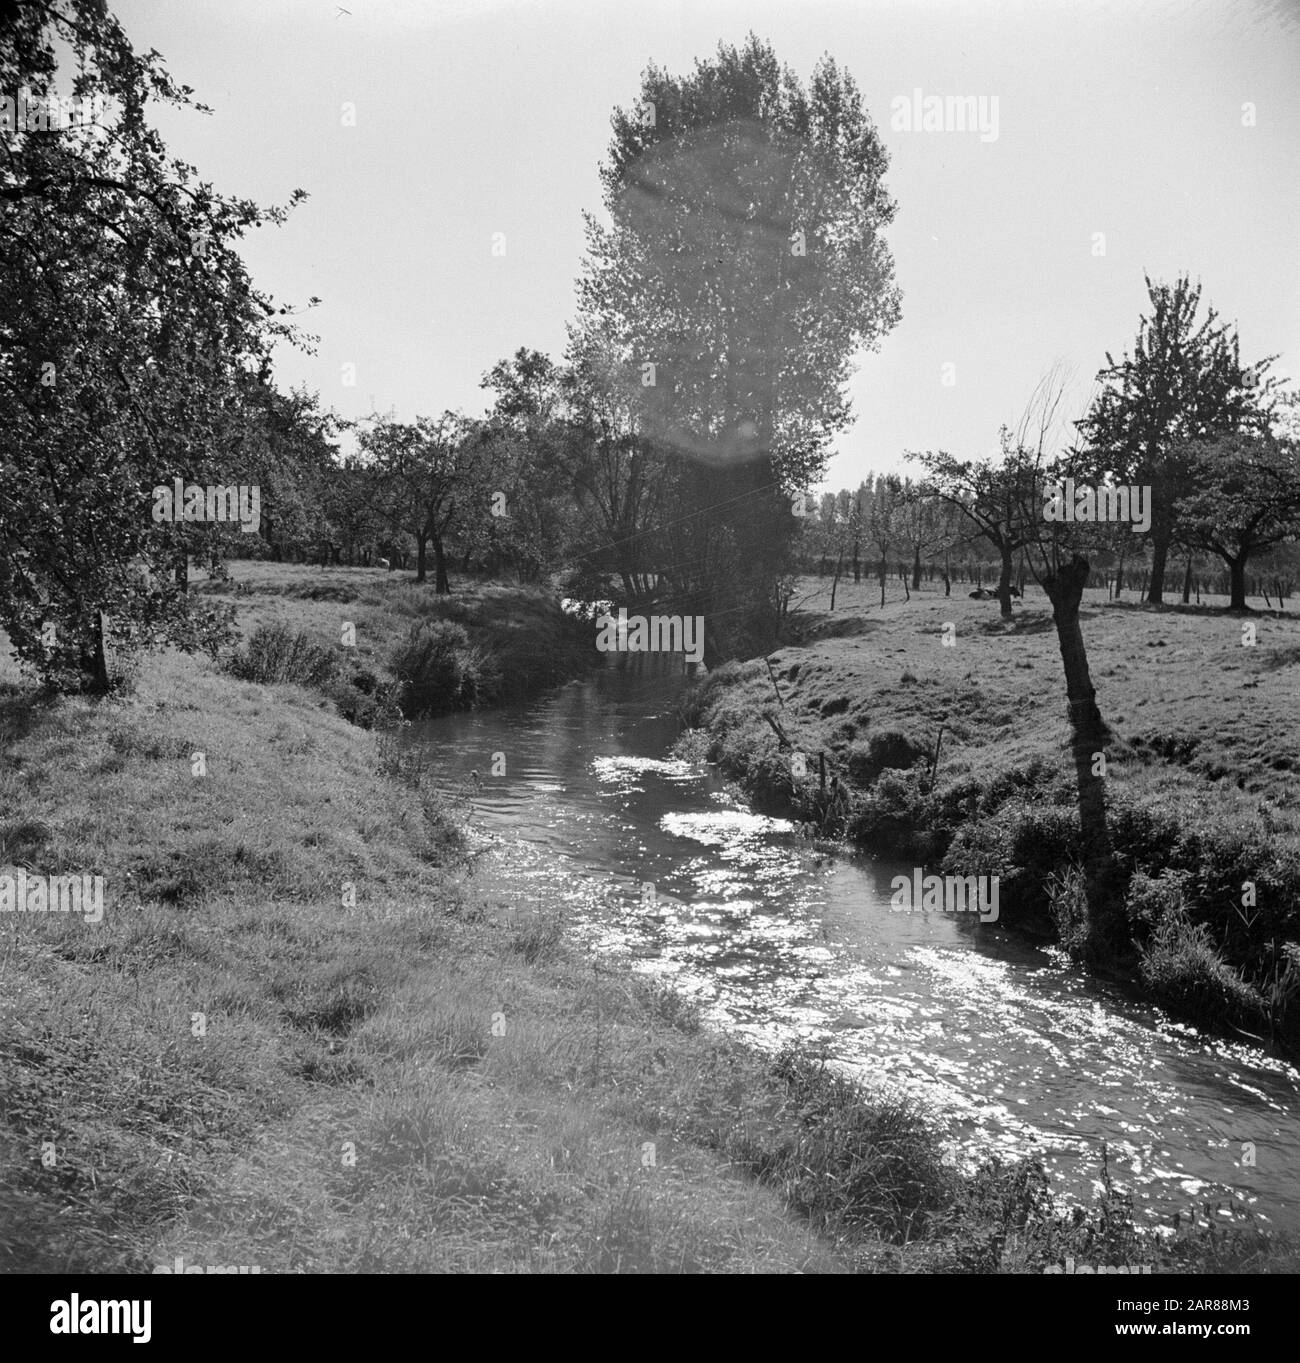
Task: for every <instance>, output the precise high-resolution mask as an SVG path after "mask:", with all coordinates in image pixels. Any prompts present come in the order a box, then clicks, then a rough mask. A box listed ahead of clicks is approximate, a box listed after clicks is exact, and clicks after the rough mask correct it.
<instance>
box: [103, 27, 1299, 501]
mask: <svg viewBox="0 0 1300 1363" xmlns="http://www.w3.org/2000/svg"><path fill="white" fill-rule="evenodd" d="M110 3H111V5H112V8H113V9H114V10H115V12H116V13H117V14H118V16H119V18H120V19H121V20H122V22H123V25H124V26H125V28H126V30H127V32H128V34H129V35H130V36H131V38H132V40H133V42H134V43H135V44H136V46H137V47H140V48H148V47H154V48H156V49H158V51H159V52H161V53H162V54H163V56H164V58H165V59H166V62H167V65H168V67H169V69H170V70H171V72H172V74H173V76H174V77H175V78H176V79H177V80H178V81H180V82H182V83H184V84H188V85H191V86H193V87H194V90H195V94H196V97H197V98H198V99H200V100H202V101H203V102H204V103H206V104H208V105H210V106H211V107H212V109H213V110H214V112H213V114H212V115H211V116H203V115H199V114H195V113H184V114H180V115H176V114H172V113H161V114H160V115H159V116H158V119H157V121H158V123H159V126H160V127H161V128H162V129H163V131H164V134H165V136H166V137H167V140H168V143H169V145H170V147H171V149H172V151H173V152H174V154H176V155H179V156H181V157H183V158H184V159H186V160H188V161H190V162H192V163H193V164H195V165H196V166H197V167H198V169H199V171H200V173H201V175H202V176H203V178H205V179H209V180H211V181H212V182H213V183H214V184H215V185H216V186H217V188H218V189H220V190H222V191H224V192H227V193H232V194H239V195H244V196H247V197H250V198H253V199H255V200H257V201H258V202H262V203H272V202H284V201H285V200H286V199H287V198H288V196H289V194H290V192H291V191H292V190H293V189H295V188H302V189H304V190H306V191H307V192H308V194H309V195H310V196H311V197H310V198H309V199H308V200H307V202H306V203H305V204H303V205H301V206H300V207H299V208H298V209H297V210H295V212H294V214H293V215H292V217H291V218H290V220H289V222H288V223H287V224H286V225H285V226H284V227H281V228H267V229H265V230H263V231H262V232H260V233H259V234H257V236H256V237H254V238H252V239H250V240H249V241H248V243H247V245H246V249H245V255H246V258H247V260H248V262H249V265H250V268H251V270H252V273H253V277H254V280H255V281H256V282H257V284H258V285H259V286H260V287H261V288H262V289H264V290H266V291H268V292H269V293H271V294H272V295H273V296H274V297H276V298H277V299H278V300H279V301H283V302H289V303H305V302H306V300H307V299H308V298H309V297H310V296H312V295H317V296H319V297H320V298H321V299H322V304H321V306H320V307H319V308H317V309H315V310H314V311H313V312H312V313H311V314H310V315H309V318H308V319H307V320H308V329H309V330H311V331H314V332H316V333H317V334H318V335H319V337H320V341H319V346H318V351H317V354H316V355H315V356H311V355H302V354H294V353H292V352H285V353H282V354H281V355H280V356H279V363H278V372H279V375H280V378H281V382H282V383H283V384H284V385H286V386H288V385H290V384H297V383H306V384H307V385H308V386H310V387H311V388H314V389H316V390H318V391H319V392H320V394H321V395H322V398H323V401H324V402H325V404H326V405H327V406H333V407H335V408H336V409H337V410H338V411H339V412H341V413H342V414H344V415H345V416H350V417H357V416H362V415H364V414H365V413H366V412H367V411H369V410H371V405H372V402H373V404H374V405H375V406H376V407H377V408H378V409H379V410H381V411H387V410H389V409H390V408H391V409H393V410H394V411H395V414H396V416H397V417H398V418H399V419H407V418H411V417H413V416H415V415H416V414H417V413H418V414H422V415H423V414H429V415H435V414H437V413H439V412H441V411H442V410H443V409H444V408H460V409H462V410H464V411H466V412H469V413H472V414H476V413H479V412H481V411H482V410H483V408H484V398H485V396H486V395H485V393H484V392H483V391H482V390H481V389H480V388H479V380H480V378H481V376H482V375H483V373H484V371H486V370H487V369H488V368H490V367H491V365H492V364H494V363H495V362H496V360H498V359H499V358H501V357H503V356H505V355H507V354H509V353H511V352H513V351H514V350H516V349H517V348H518V347H519V346H521V345H527V346H531V347H536V348H538V349H541V350H545V351H547V352H549V353H550V354H551V355H553V356H554V357H555V358H557V359H558V358H559V356H560V353H561V351H562V349H563V346H564V340H565V333H564V324H565V322H566V321H567V320H569V319H570V317H571V316H572V312H573V282H574V279H575V277H576V276H577V273H578V269H579V261H580V256H581V251H582V246H583V237H582V222H581V212H582V210H583V209H597V208H598V207H599V203H600V193H599V184H598V181H597V178H596V171H597V165H598V163H599V161H600V160H601V159H602V158H603V156H604V154H605V151H606V148H607V145H608V142H609V135H610V133H609V118H610V113H611V111H612V110H613V108H614V107H615V106H616V105H623V106H625V107H626V106H631V105H632V104H634V103H635V100H636V95H637V91H638V88H639V77H640V73H641V72H642V70H643V69H644V68H645V66H646V65H647V63H648V62H650V61H654V62H656V63H658V64H660V65H663V66H666V67H667V68H668V69H669V70H671V71H674V72H681V71H685V70H688V69H689V68H690V67H691V65H692V64H693V62H694V60H695V59H696V58H697V57H701V58H703V57H709V56H711V55H712V54H713V52H714V51H715V50H716V47H717V44H718V42H719V40H724V41H726V42H728V43H736V44H739V43H741V42H743V40H744V38H745V35H746V33H747V32H748V31H749V30H750V29H753V30H754V32H756V33H757V34H758V36H759V37H760V38H763V39H765V40H767V41H770V42H771V43H772V44H773V46H774V47H775V49H776V53H777V56H778V57H779V59H780V60H781V61H782V62H783V63H787V64H789V65H790V66H792V67H793V68H794V70H795V71H796V73H797V74H798V75H799V76H800V77H801V78H802V79H804V80H805V81H806V79H807V77H808V75H809V73H810V72H811V70H812V67H813V64H814V63H815V62H816V60H817V58H818V57H819V56H820V55H821V54H822V53H824V52H829V53H830V54H831V55H832V56H834V57H835V59H836V61H837V62H839V64H840V65H841V66H842V67H844V68H847V70H848V71H850V72H851V73H852V74H853V76H854V78H855V79H856V80H857V82H858V85H859V86H860V88H861V90H862V93H863V98H864V101H865V104H866V107H867V109H868V111H869V113H870V114H871V116H872V118H873V120H874V121H875V123H876V125H877V127H878V128H879V130H880V132H881V136H882V139H883V141H884V144H885V146H886V147H887V149H888V151H889V156H890V167H889V171H888V173H887V176H886V184H887V186H888V187H889V190H890V192H891V193H892V195H893V197H894V198H895V199H896V200H897V201H898V215H897V217H896V219H895V221H894V223H893V224H892V225H891V227H890V228H889V230H888V234H887V235H888V240H889V242H890V246H891V249H892V251H893V254H894V258H895V262H896V269H897V280H898V283H899V286H900V287H901V289H902V294H903V298H902V321H901V322H900V324H899V325H898V326H897V327H896V328H895V329H894V330H893V331H892V332H891V333H890V334H888V335H887V336H886V337H885V338H884V341H883V344H882V346H881V349H880V351H879V352H878V353H875V354H864V355H863V356H862V357H861V363H860V367H859V370H858V373H857V375H856V377H855V378H854V380H853V382H852V385H851V390H850V391H851V394H852V397H853V400H854V409H855V412H856V422H855V424H854V425H853V427H852V428H851V429H850V430H848V431H846V432H844V433H843V434H842V435H841V436H840V437H839V439H838V441H837V453H836V456H835V458H834V459H833V460H832V463H831V465H830V469H829V472H828V476H827V484H828V485H829V486H831V487H840V486H846V485H855V484H856V483H857V482H858V481H859V480H860V479H861V478H862V476H863V475H864V474H865V473H866V472H867V471H868V470H869V469H872V470H876V471H882V470H888V469H898V470H900V471H902V470H904V469H906V468H907V467H908V466H906V465H904V464H903V462H902V458H901V456H902V452H903V450H905V449H909V448H911V449H927V448H935V449H937V448H944V449H947V450H949V451H950V452H952V453H954V454H959V455H970V454H976V453H983V452H987V451H989V450H991V449H992V448H994V447H995V446H996V441H997V430H998V426H999V425H1000V424H1001V423H1002V422H1008V423H1014V422H1015V420H1016V418H1017V417H1018V416H1019V415H1020V412H1021V411H1022V409H1023V407H1024V405H1025V402H1026V400H1027V399H1028V397H1029V394H1030V391H1031V390H1032V388H1033V386H1034V384H1035V382H1036V380H1037V379H1038V378H1039V377H1040V376H1041V375H1042V374H1043V373H1044V371H1045V370H1047V368H1048V367H1049V366H1050V365H1052V364H1053V363H1054V362H1058V361H1059V362H1063V363H1064V364H1066V365H1068V366H1071V367H1072V369H1073V372H1074V374H1075V377H1076V389H1075V391H1076V403H1080V402H1082V401H1084V400H1086V395H1087V393H1088V391H1089V389H1090V386H1091V380H1092V377H1093V375H1094V374H1095V372H1096V370H1097V368H1098V367H1099V366H1100V365H1101V364H1102V363H1103V362H1104V358H1105V351H1106V350H1107V349H1111V350H1112V351H1114V352H1115V353H1116V355H1118V353H1119V352H1120V351H1121V350H1122V349H1124V348H1126V347H1128V346H1129V345H1130V344H1131V341H1132V338H1133V336H1134V334H1135V332H1136V329H1137V322H1138V317H1139V314H1140V312H1141V310H1142V307H1143V304H1144V302H1145V287H1144V284H1143V278H1142V276H1143V272H1144V270H1145V271H1148V272H1150V273H1151V275H1152V277H1153V278H1155V279H1172V278H1173V277H1174V275H1175V274H1176V273H1177V272H1179V271H1180V270H1186V271H1188V272H1190V273H1191V274H1192V276H1193V277H1194V278H1196V277H1199V278H1200V280H1201V282H1202V284H1203V286H1204V299H1205V300H1207V301H1209V302H1211V303H1213V304H1214V306H1215V307H1216V308H1218V310H1219V311H1220V312H1221V313H1222V314H1223V315H1224V316H1225V317H1227V318H1229V319H1234V320H1236V321H1237V323H1238V324H1239V326H1240V331H1241V339H1242V352H1243V358H1244V359H1247V360H1253V359H1256V358H1259V357H1261V356H1262V355H1264V354H1269V353H1273V352H1278V353H1280V355H1281V360H1280V361H1279V364H1278V365H1277V369H1278V371H1280V372H1281V373H1283V374H1285V375H1286V376H1288V377H1291V378H1293V379H1300V3H1298V2H1297V0H1236V2H1235V3H1231V2H1228V0H1223V2H1219V0H1194V2H1192V3H1187V2H1186V0H1141V3H1138V0H1110V2H1109V3H1094V2H1093V0H1087V2H1085V0H1061V2H1060V3H1057V2H1056V0H1033V3H1011V2H1010V0H1001V2H1000V0H966V2H965V3H934V2H932V0H899V2H898V3H887V2H886V0H856V2H855V3H825V2H824V0H779V3H755V2H754V0H746V3H722V2H721V0H684V2H683V3H676V2H675V0H536V2H535V3H526V2H525V0H346V3H345V4H342V5H340V4H338V3H335V0H110ZM343 11H347V12H343ZM917 89H919V90H920V91H921V92H922V95H923V96H927V95H976V96H984V97H985V98H986V99H988V100H992V99H993V98H994V97H996V99H997V102H998V103H997V109H998V123H997V136H996V139H992V138H981V136H980V134H979V133H978V132H958V131H945V132H924V131H913V132H907V131H901V130H895V129H893V128H892V127H891V106H892V102H893V101H894V99H895V97H896V96H900V95H906V96H907V97H908V98H909V99H910V98H911V96H912V92H913V91H914V90H917ZM348 103H350V104H352V105H354V106H355V111H356V113H355V126H354V127H349V126H344V118H345V115H344V105H345V104H348ZM1247 104H1249V105H1252V106H1253V121H1254V126H1250V122H1251V118H1252V115H1251V112H1250V111H1245V112H1243V106H1244V105H1247ZM985 107H986V109H991V107H992V106H991V104H990V105H986V106H985ZM494 233H504V234H505V249H506V254H505V256H504V257H500V256H496V257H494V256H493V254H492V241H493V234H494ZM1097 233H1103V234H1104V237H1105V254H1104V255H1099V254H1097V253H1096V242H1097V238H1096V236H1095V235H1094V234H1097ZM345 364H353V365H355V366H356V373H357V378H356V385H355V387H345V386H344V384H343V379H342V376H343V369H342V366H344V365H345ZM945 365H952V366H954V367H955V368H954V369H953V370H952V371H950V373H952V374H953V375H955V380H956V381H955V383H953V384H951V385H950V386H947V385H945V384H944V382H943V375H944V366H945Z"/></svg>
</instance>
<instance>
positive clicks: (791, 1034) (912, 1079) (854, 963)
mask: <svg viewBox="0 0 1300 1363" xmlns="http://www.w3.org/2000/svg"><path fill="white" fill-rule="evenodd" d="M681 674H682V665H681V661H680V659H674V658H672V657H667V656H664V655H654V654H638V655H631V654H626V653H624V654H610V655H607V657H606V659H605V666H604V667H603V668H602V669H599V670H597V671H594V672H592V673H591V674H590V675H589V676H587V677H585V678H584V679H582V680H580V681H574V682H570V683H568V684H567V685H565V686H564V687H562V688H560V689H559V690H558V691H556V692H553V693H551V694H550V695H548V696H547V697H545V698H543V699H541V700H540V701H536V702H533V703H531V704H529V705H527V706H524V707H520V708H515V709H506V710H488V711H480V712H469V713H458V714H453V715H448V716H445V717H443V718H440V719H436V720H431V721H429V722H427V723H425V724H422V725H419V726H416V727H415V729H414V731H413V741H415V742H417V743H424V744H428V745H429V746H430V749H431V754H430V756H431V760H432V762H433V763H434V769H435V773H436V778H437V779H438V781H439V782H440V783H444V784H445V786H446V788H447V789H449V790H451V791H456V792H460V793H461V794H465V793H466V792H468V799H469V803H470V806H471V811H472V812H471V816H470V824H471V828H472V829H473V830H474V834H473V836H474V837H476V838H478V839H480V840H487V841H489V842H490V844H491V847H490V850H489V851H488V852H486V853H485V854H484V856H483V857H482V858H481V859H480V861H479V870H478V872H477V874H476V882H477V883H478V884H479V886H480V888H481V889H482V890H483V891H484V892H485V893H486V895H487V896H488V897H489V898H490V899H491V900H493V901H494V902H496V903H499V904H505V905H507V906H513V907H517V908H518V909H519V910H520V912H521V913H531V912H533V911H535V910H536V908H537V907H538V906H539V905H540V906H542V907H543V908H545V909H546V910H547V911H554V910H557V909H560V908H562V909H563V912H564V915H565V920H566V923H567V924H568V925H569V927H570V929H571V931H573V932H575V933H577V934H579V935H580V936H581V937H582V939H583V940H584V941H585V942H586V943H587V945H588V946H589V949H590V950H591V951H592V952H593V953H594V954H595V955H596V956H597V957H598V958H599V957H601V956H618V957H621V958H623V959H628V958H630V960H631V963H632V968H633V969H635V970H637V971H641V972H646V973H649V974H653V975H656V976H659V977H661V978H663V979H665V980H667V981H669V982H671V984H672V987H673V988H674V989H676V990H678V991H679V992H682V993H684V994H687V995H689V996H690V997H692V998H693V999H694V1000H695V1001H696V1002H697V1003H698V1004H699V1006H700V1008H701V1010H702V1013H703V1016H704V1019H705V1021H706V1023H707V1024H709V1025H710V1026H714V1027H717V1028H722V1029H725V1030H726V1031H727V1032H729V1033H731V1034H733V1035H739V1036H744V1037H745V1038H746V1039H748V1040H750V1041H751V1042H752V1043H753V1044H754V1045H756V1046H759V1047H762V1048H764V1049H773V1048H776V1047H778V1046H779V1045H781V1044H782V1043H783V1042H786V1041H788V1040H790V1039H801V1040H804V1041H810V1042H817V1043H820V1044H822V1045H824V1046H825V1047H826V1049H827V1050H828V1052H829V1054H830V1055H831V1057H832V1058H833V1060H834V1061H835V1063H837V1064H838V1065H839V1066H840V1067H842V1068H843V1069H844V1070H845V1071H846V1072H848V1073H851V1074H852V1075H853V1076H854V1077H855V1078H857V1079H859V1080H860V1081H861V1082H863V1083H864V1084H865V1085H866V1086H867V1087H869V1088H870V1087H873V1086H876V1085H882V1084H883V1085H886V1086H889V1087H892V1088H901V1089H905V1090H907V1091H908V1092H909V1093H910V1094H912V1095H914V1096H915V1097H916V1098H917V1099H918V1100H920V1101H921V1102H922V1103H923V1104H924V1105H925V1106H926V1107H927V1108H928V1109H929V1110H930V1111H931V1112H932V1113H933V1114H934V1115H935V1117H936V1118H937V1119H938V1120H939V1121H940V1122H941V1123H942V1126H943V1129H944V1131H945V1133H946V1134H947V1136H948V1137H949V1139H950V1143H951V1149H952V1152H953V1154H954V1156H955V1157H957V1158H959V1159H961V1160H962V1161H964V1162H966V1163H968V1164H969V1163H972V1162H973V1161H974V1160H975V1159H976V1158H977V1157H978V1156H980V1155H981V1154H987V1153H992V1152H1000V1153H1003V1154H1005V1155H1017V1154H1023V1153H1029V1152H1036V1153H1038V1154H1039V1156H1040V1157H1041V1158H1042V1159H1043V1162H1044V1164H1045V1166H1046V1168H1047V1169H1048V1171H1049V1174H1050V1175H1051V1178H1052V1187H1053V1190H1054V1192H1055V1193H1056V1194H1057V1195H1058V1196H1060V1197H1061V1198H1062V1200H1063V1201H1087V1200H1089V1199H1090V1198H1091V1196H1092V1193H1093V1190H1094V1189H1095V1188H1096V1187H1099V1186H1100V1185H1099V1183H1098V1176H1099V1173H1100V1168H1101V1152H1102V1142H1103V1141H1104V1142H1106V1144H1107V1147H1108V1149H1109V1156H1110V1165H1109V1167H1110V1173H1111V1176H1112V1178H1114V1179H1115V1180H1116V1182H1118V1183H1119V1184H1120V1185H1121V1186H1122V1187H1124V1188H1126V1189H1128V1190H1129V1191H1131V1192H1132V1195H1133V1200H1134V1207H1135V1212H1136V1215H1137V1217H1138V1219H1139V1221H1140V1222H1146V1223H1149V1224H1164V1225H1169V1224H1171V1222H1172V1218H1173V1216H1174V1214H1175V1213H1181V1214H1182V1215H1183V1217H1184V1218H1186V1216H1187V1214H1188V1211H1189V1205H1190V1204H1191V1203H1192V1202H1193V1201H1195V1203H1196V1204H1197V1208H1198V1211H1200V1208H1201V1204H1203V1203H1205V1202H1206V1201H1207V1200H1208V1201H1209V1203H1210V1204H1211V1211H1210V1215H1211V1216H1212V1217H1213V1218H1214V1219H1216V1220H1218V1221H1220V1222H1221V1223H1222V1224H1224V1225H1225V1226H1226V1225H1230V1224H1232V1221H1233V1218H1234V1217H1236V1218H1238V1219H1241V1218H1242V1217H1243V1216H1246V1215H1253V1216H1254V1217H1256V1218H1257V1219H1258V1220H1259V1222H1260V1223H1261V1224H1262V1225H1265V1226H1267V1227H1268V1228H1270V1229H1274V1230H1291V1231H1300V1124H1298V1123H1297V1120H1296V1112H1297V1097H1298V1095H1300V1073H1298V1072H1297V1071H1296V1070H1295V1069H1294V1068H1293V1067H1292V1066H1290V1065H1289V1064H1286V1063H1285V1062H1283V1061H1281V1060H1279V1059H1276V1058H1274V1057H1271V1056H1269V1055H1266V1054H1265V1053H1263V1052H1262V1051H1260V1050H1258V1049H1254V1048H1251V1047H1249V1046H1247V1045H1243V1044H1238V1043H1235V1042H1231V1041H1225V1040H1222V1039H1220V1038H1216V1037H1207V1036H1203V1035H1201V1034H1200V1033H1198V1032H1197V1031H1196V1030H1195V1029H1194V1028H1192V1027H1190V1026H1187V1025H1184V1024H1181V1023H1178V1022H1175V1021H1173V1020H1172V1019H1170V1018H1169V1017H1168V1016H1166V1015H1165V1014H1164V1013H1163V1012H1162V1011H1161V1010H1159V1009H1158V1008H1155V1007H1152V1006H1147V1005H1144V1004H1142V1003H1141V1002H1135V1001H1133V1000H1132V999H1130V998H1129V997H1127V996H1126V995H1124V994H1123V993H1121V992H1120V991H1119V990H1117V989H1116V988H1114V987H1112V986H1110V985H1107V984H1105V983H1099V982H1095V981H1090V980H1087V979H1085V978H1084V977H1082V976H1081V975H1080V974H1079V973H1078V972H1077V971H1075V970H1074V969H1073V968H1071V967H1070V966H1068V964H1067V963H1066V961H1065V959H1064V957H1063V956H1062V954H1061V953H1060V952H1059V951H1057V950H1056V949H1055V948H1050V947H1043V946H1040V945H1037V944H1035V943H1032V942H1030V941H1027V940H1026V939H1023V938H1020V937H1017V936H1016V935H1015V934H1013V933H1010V932H1007V931H1005V930H1003V929H1002V928H1001V927H1000V926H998V925H997V924H992V923H990V924H982V923H980V922H978V921H977V920H976V919H975V916H974V915H971V914H962V915H948V914H943V913H926V914H921V913H917V914H909V913H900V912H891V910H890V881H891V879H892V877H894V876H895V875H899V874H905V875H908V876H909V877H910V875H911V873H912V867H911V866H904V865H901V864H898V863H894V862H889V861H878V860H874V859H871V858H869V857H866V856H862V855H852V854H849V853H847V852H845V851H844V850H843V849H841V848H839V847H838V846H834V845H831V844H820V843H814V842H810V841H809V840H807V839H806V838H804V837H803V836H801V835H800V833H799V831H798V830H797V828H796V827H795V826H794V825H793V824H791V823H789V822H787V821H785V820H782V819H773V818H768V817H765V816H763V815H760V814H756V813H754V812H752V811H751V810H750V809H749V807H748V805H747V804H746V803H745V801H744V800H743V798H741V797H740V796H738V795H737V793H736V792H735V791H734V790H731V789H728V786H727V784H726V783H725V782H724V781H723V780H722V778H721V777H720V776H719V774H718V772H717V771H716V769H714V768H711V767H708V766H705V765H695V764H688V763H685V762H680V761H676V760H673V759H672V758H671V757H670V755H669V754H670V749H671V746H672V744H673V742H674V741H675V739H676V738H677V737H678V734H679V733H680V730H681V726H680V722H679V720H678V718H677V715H676V708H675V706H676V700H677V698H678V696H679V695H680V693H681V691H682V689H683V687H684V686H685V681H684V678H683V677H682V675H681ZM494 754H501V755H503V757H504V766H505V774H504V775H498V776H493V775H492V774H491V772H492V768H493V758H494ZM497 765H498V767H499V766H500V765H501V763H500V760H498V762H497ZM645 882H653V884H654V894H653V897H652V898H651V897H650V896H648V895H647V894H645V893H644V892H643V889H642V887H643V885H644V884H645ZM1247 1142H1249V1143H1251V1144H1252V1145H1253V1147H1254V1164H1253V1166H1251V1165H1250V1164H1249V1163H1248V1161H1247V1162H1243V1157H1244V1155H1245V1153H1246V1143H1247ZM1201 1219H1202V1220H1203V1219H1204V1213H1203V1212H1201Z"/></svg>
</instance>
